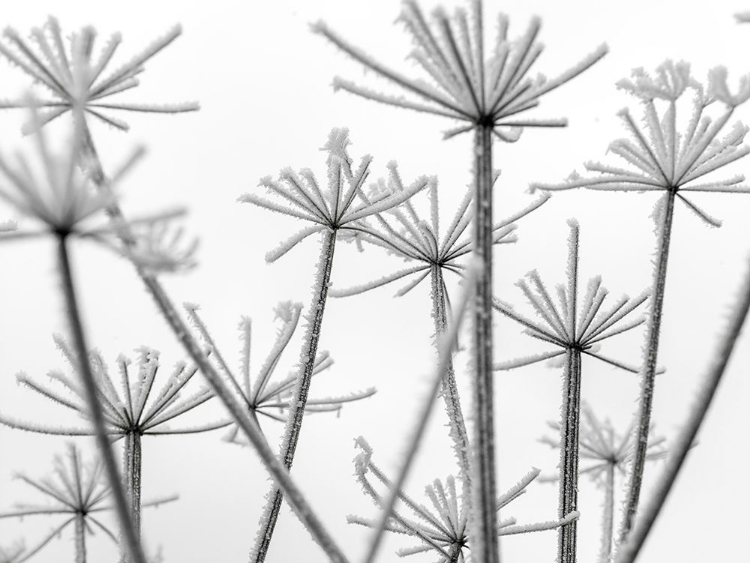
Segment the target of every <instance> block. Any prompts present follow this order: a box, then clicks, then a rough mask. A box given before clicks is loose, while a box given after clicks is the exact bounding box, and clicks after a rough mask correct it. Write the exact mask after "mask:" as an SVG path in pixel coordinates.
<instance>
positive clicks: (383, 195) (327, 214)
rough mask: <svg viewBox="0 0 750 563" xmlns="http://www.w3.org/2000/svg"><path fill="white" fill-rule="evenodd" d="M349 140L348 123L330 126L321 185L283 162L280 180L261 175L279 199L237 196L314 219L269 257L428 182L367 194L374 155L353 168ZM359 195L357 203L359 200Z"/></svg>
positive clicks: (393, 204)
mask: <svg viewBox="0 0 750 563" xmlns="http://www.w3.org/2000/svg"><path fill="white" fill-rule="evenodd" d="M349 144H350V141H349V131H348V130H347V129H343V128H342V129H333V130H332V131H331V133H330V135H329V136H328V142H327V143H326V144H325V145H324V146H323V148H322V149H321V150H323V151H325V152H327V153H328V158H327V159H326V164H327V167H328V184H327V186H326V187H325V188H321V187H320V185H319V184H318V181H317V180H316V179H315V176H314V174H313V173H312V171H311V170H310V169H307V168H305V169H303V170H300V171H299V173H297V172H294V171H293V170H292V169H291V168H285V169H284V170H282V171H281V174H280V175H279V180H272V179H271V178H270V177H268V176H267V177H265V178H263V179H261V181H260V185H261V186H263V187H265V188H266V189H267V190H268V191H269V192H271V193H274V194H276V196H277V197H278V198H280V199H281V200H282V202H283V203H276V202H275V201H273V200H270V199H266V198H263V197H260V196H257V195H255V194H245V195H242V196H240V198H239V201H241V202H244V203H252V204H254V205H257V206H258V207H263V208H265V209H269V210H271V211H276V212H278V213H282V214H284V215H288V216H290V217H296V218H298V219H304V220H306V221H309V222H311V223H312V225H311V226H309V227H306V228H305V229H303V230H301V231H300V232H298V233H297V234H295V235H293V236H292V237H291V238H290V239H288V240H287V241H285V242H283V243H281V244H280V245H279V246H278V247H277V248H276V249H275V250H272V251H271V252H269V253H268V254H266V260H267V261H268V262H274V261H275V260H278V259H279V258H280V257H281V256H283V255H284V254H286V253H287V252H289V251H290V250H291V249H292V248H294V247H295V246H296V245H297V244H299V243H300V242H302V241H303V240H304V239H306V238H307V237H309V236H310V235H313V234H315V233H319V232H322V231H324V230H331V231H337V230H340V229H346V228H348V227H349V226H351V225H354V224H356V222H358V221H361V220H362V219H365V218H366V217H370V216H372V215H376V214H378V213H383V212H384V211H387V210H389V209H392V208H394V207H396V206H397V205H400V204H401V203H403V202H404V201H406V200H407V199H409V198H410V197H411V196H413V195H414V194H415V193H417V192H419V191H420V190H423V189H424V188H426V187H427V185H428V180H427V178H426V177H422V178H418V179H417V180H416V181H415V182H414V183H413V184H412V185H410V186H409V187H407V188H404V189H395V190H391V189H388V190H384V191H382V192H380V193H377V194H375V195H373V197H371V198H368V197H367V196H366V195H365V193H364V191H363V189H362V186H363V185H364V183H365V180H366V179H367V176H368V175H369V168H370V163H371V162H372V157H371V156H369V155H367V156H365V157H363V158H362V160H361V162H360V164H359V167H358V168H357V170H354V169H353V168H352V159H351V157H350V156H349V153H348V151H347V146H348V145H349ZM357 201H360V203H359V204H357V203H356V202H357Z"/></svg>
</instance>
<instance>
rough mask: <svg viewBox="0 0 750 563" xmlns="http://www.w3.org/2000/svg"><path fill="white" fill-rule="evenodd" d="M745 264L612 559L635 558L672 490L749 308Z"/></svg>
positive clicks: (625, 562) (749, 276) (626, 561)
mask: <svg viewBox="0 0 750 563" xmlns="http://www.w3.org/2000/svg"><path fill="white" fill-rule="evenodd" d="M746 268H747V272H746V273H745V278H744V280H743V283H742V287H741V288H740V291H739V296H738V298H737V301H736V303H735V304H734V305H733V306H732V308H731V312H732V314H731V317H730V319H729V323H728V327H727V329H726V332H725V333H724V335H723V337H722V338H721V340H720V344H719V348H718V350H717V351H716V352H715V354H714V357H713V361H712V363H711V365H710V366H709V369H708V374H707V376H706V379H705V382H704V384H703V387H702V388H701V390H700V391H699V393H698V396H697V398H696V401H695V404H694V405H693V408H691V409H690V414H689V415H688V420H687V421H686V424H685V425H684V426H683V428H682V430H681V431H680V434H679V435H678V436H677V439H676V440H675V442H674V445H673V446H672V447H671V448H670V453H669V457H668V458H667V466H666V468H665V469H664V472H663V473H662V475H661V477H660V479H659V482H658V483H657V485H656V488H655V490H654V492H653V494H652V495H651V498H650V499H649V502H648V503H647V504H646V506H645V508H644V510H643V511H642V514H641V515H640V516H639V518H638V519H637V520H636V523H635V526H634V527H633V531H632V532H631V533H630V535H629V536H628V538H627V541H626V542H625V543H624V544H622V546H621V547H620V549H619V550H618V552H617V557H616V559H615V561H616V563H633V561H635V559H636V557H637V556H638V553H639V552H640V550H641V548H642V547H643V543H644V542H645V541H646V537H647V536H648V534H649V532H650V531H651V529H652V527H653V525H654V522H655V521H656V518H657V517H658V516H659V513H660V512H661V509H662V507H663V506H664V503H665V501H666V500H667V496H668V495H669V493H670V491H671V490H672V487H673V485H674V483H675V480H676V479H677V474H678V473H679V472H680V469H682V466H683V464H684V463H685V459H686V458H687V454H688V451H689V450H690V448H691V447H692V445H693V443H694V441H695V438H696V436H697V435H698V431H699V430H700V427H701V425H702V424H703V420H704V419H705V418H706V413H707V412H708V408H709V407H710V406H711V402H712V401H713V399H714V396H715V395H716V390H717V389H718V387H719V383H721V378H722V376H723V375H724V371H725V370H726V367H727V364H728V363H729V359H730V357H731V355H732V351H733V350H734V346H735V344H736V343H737V340H738V338H739V336H740V331H741V330H742V325H743V324H744V323H745V319H746V318H747V314H748V310H750V260H747V261H746Z"/></svg>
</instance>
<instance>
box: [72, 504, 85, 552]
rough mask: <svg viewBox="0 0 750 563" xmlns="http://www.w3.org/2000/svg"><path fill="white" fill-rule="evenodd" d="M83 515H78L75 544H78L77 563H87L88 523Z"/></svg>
mask: <svg viewBox="0 0 750 563" xmlns="http://www.w3.org/2000/svg"><path fill="white" fill-rule="evenodd" d="M83 518H84V517H83V514H78V515H76V521H75V530H74V532H75V542H76V563H86V523H85V522H84V519H83Z"/></svg>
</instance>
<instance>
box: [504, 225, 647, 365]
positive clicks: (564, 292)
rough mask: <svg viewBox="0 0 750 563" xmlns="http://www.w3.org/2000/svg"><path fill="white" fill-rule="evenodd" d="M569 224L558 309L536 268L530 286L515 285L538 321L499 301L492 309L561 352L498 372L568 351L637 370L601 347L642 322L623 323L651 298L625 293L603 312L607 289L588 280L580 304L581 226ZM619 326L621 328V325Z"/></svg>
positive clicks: (517, 362)
mask: <svg viewBox="0 0 750 563" xmlns="http://www.w3.org/2000/svg"><path fill="white" fill-rule="evenodd" d="M568 224H569V225H570V239H569V246H568V272H567V273H568V280H567V284H566V285H565V286H563V285H558V286H557V296H558V300H559V305H556V304H555V303H554V301H553V299H552V296H551V295H550V292H549V290H548V289H547V287H546V285H545V284H544V282H542V279H541V278H540V277H539V273H538V272H537V271H536V270H532V271H531V272H529V273H528V275H527V277H528V279H529V280H530V282H531V284H532V285H531V286H530V285H529V283H527V282H526V281H525V280H519V281H518V283H517V285H518V287H520V288H521V291H523V294H524V295H525V297H526V299H527V300H528V301H529V303H530V304H531V306H532V307H533V309H534V312H535V313H536V314H537V316H538V317H539V320H538V321H536V320H531V319H529V318H527V317H524V316H523V315H521V314H519V313H517V312H516V311H515V310H514V309H513V307H511V306H510V305H508V304H506V303H503V302H501V301H499V300H498V299H495V301H494V307H495V309H497V310H498V311H499V312H501V313H502V314H504V315H505V316H507V317H509V318H511V319H513V320H514V321H516V322H517V323H519V324H521V325H523V326H525V327H526V330H525V331H524V332H525V333H526V334H528V335H529V336H531V337H533V338H536V339H538V340H542V341H543V342H547V343H549V344H553V345H554V346H556V347H558V348H559V349H558V350H553V351H551V352H544V353H541V354H536V355H534V356H530V357H526V358H520V359H517V360H511V361H508V362H502V363H498V364H496V365H495V369H512V368H516V367H521V366H526V365H530V364H533V363H536V362H541V361H544V360H549V359H552V358H557V357H559V356H562V355H564V354H565V353H566V352H567V351H568V350H569V349H575V350H579V351H580V352H581V353H583V354H586V355H588V356H592V357H594V358H598V359H599V360H602V361H603V362H606V363H608V364H611V365H613V366H616V367H619V368H622V369H624V370H627V371H630V372H632V373H638V369H637V368H635V367H632V366H628V365H627V364H624V363H622V362H620V361H618V360H613V359H611V358H608V357H606V356H602V355H601V354H600V353H599V352H598V344H599V343H600V342H602V341H603V340H606V339H607V338H610V337H612V336H615V335H617V334H622V333H623V332H626V331H628V330H631V329H633V328H635V327H637V326H639V325H641V324H642V323H643V321H644V319H643V317H638V318H636V319H633V320H630V321H628V322H622V323H621V322H620V321H623V319H625V317H626V316H628V315H629V314H630V313H632V312H633V311H634V310H635V309H637V308H638V307H639V306H640V305H642V304H643V303H644V302H645V301H646V299H648V296H649V293H648V292H643V293H641V295H639V296H638V297H636V298H634V299H631V298H629V297H628V296H627V295H625V296H623V297H622V298H620V299H619V300H618V301H617V303H615V304H614V305H613V306H612V307H611V308H610V309H609V310H604V309H602V305H603V304H604V300H605V299H606V297H607V295H608V293H609V292H608V291H607V290H606V289H605V288H603V287H602V285H601V283H602V280H601V278H599V277H598V276H597V277H595V278H592V279H591V280H589V283H588V288H587V291H586V295H585V297H584V298H583V303H582V304H581V305H580V310H579V301H580V297H579V294H578V223H577V222H576V221H574V220H570V221H568ZM618 323H619V324H618Z"/></svg>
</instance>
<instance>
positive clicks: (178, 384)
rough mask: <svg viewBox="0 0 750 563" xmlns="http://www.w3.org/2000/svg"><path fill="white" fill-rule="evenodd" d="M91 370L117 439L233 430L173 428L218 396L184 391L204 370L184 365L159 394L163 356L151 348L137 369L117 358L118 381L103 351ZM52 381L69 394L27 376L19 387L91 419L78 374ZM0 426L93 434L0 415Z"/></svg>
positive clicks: (64, 347) (142, 352)
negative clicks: (178, 421)
mask: <svg viewBox="0 0 750 563" xmlns="http://www.w3.org/2000/svg"><path fill="white" fill-rule="evenodd" d="M55 343H56V344H57V346H58V348H59V349H60V351H61V352H62V354H63V356H64V357H65V359H66V360H67V362H68V364H70V367H71V368H72V369H73V371H74V372H76V371H77V369H78V368H77V365H78V362H77V360H76V358H75V355H74V354H73V351H72V350H71V349H70V348H69V346H68V344H67V343H66V342H65V341H64V340H63V339H62V338H61V337H59V336H55ZM90 363H91V368H92V370H93V373H94V377H95V378H96V382H97V387H98V389H99V393H100V397H101V404H102V410H103V415H104V420H105V422H106V425H107V428H108V431H109V433H110V434H111V435H113V436H115V437H122V436H126V435H128V434H130V433H137V434H139V435H163V434H192V433H196V432H206V431H209V430H215V429H217V428H224V427H226V426H228V425H229V422H227V421H219V422H214V423H208V424H203V425H199V426H188V427H185V428H171V427H170V426H169V423H171V422H173V421H174V419H176V418H177V417H181V416H183V415H184V414H186V413H187V412H189V411H191V410H193V409H195V408H196V407H199V406H200V405H202V404H204V403H205V402H206V401H208V400H210V399H211V398H212V397H213V394H212V392H211V391H210V390H209V389H208V388H201V389H199V390H198V391H196V392H194V393H193V394H191V395H190V396H188V397H185V396H184V389H185V387H186V386H187V384H188V383H189V382H190V380H191V379H192V378H193V376H194V375H195V374H196V373H197V371H198V368H197V367H195V366H188V365H187V364H185V363H182V362H180V363H178V364H177V365H176V366H175V368H174V369H173V370H172V372H171V374H170V375H169V377H168V378H167V379H166V382H165V384H164V386H163V387H162V389H161V391H159V392H158V394H157V393H155V392H154V391H155V390H154V381H155V380H156V377H157V374H158V373H159V369H160V364H159V352H157V351H156V350H153V349H151V348H146V347H143V348H140V349H139V350H138V356H137V360H136V362H135V364H136V365H135V369H133V367H134V366H133V361H132V360H131V359H130V358H128V357H126V356H124V355H122V354H121V355H120V356H118V358H117V361H116V364H117V372H118V373H117V378H116V379H115V378H113V376H112V374H111V373H110V370H109V367H108V365H107V364H106V363H105V361H104V359H103V358H102V356H101V354H100V353H99V352H98V351H92V352H91V353H90ZM48 376H49V378H50V379H51V380H52V381H53V382H55V383H57V384H59V385H61V386H62V387H63V388H64V389H65V390H66V391H67V393H64V392H63V393H61V392H60V390H58V389H54V388H51V387H48V386H46V385H43V384H41V383H39V382H38V381H36V380H35V379H33V378H32V377H30V376H29V375H27V374H25V373H20V374H18V376H17V379H18V382H19V383H21V384H23V385H25V386H26V387H28V388H29V389H31V390H32V391H35V392H36V393H39V394H40V395H42V396H44V397H46V398H48V399H50V400H52V401H54V402H56V403H58V404H60V405H63V406H65V407H67V408H69V409H71V410H73V411H75V412H76V413H77V414H78V415H79V416H81V417H82V418H83V419H85V420H88V419H89V408H88V403H87V401H86V397H85V394H84V391H83V389H82V388H81V386H80V385H79V383H78V377H77V375H75V376H73V377H71V376H69V375H66V374H65V373H63V372H62V371H50V372H49V373H48ZM0 423H3V424H5V425H7V426H11V427H13V428H18V429H21V430H28V431H31V432H39V433H43V434H62V435H69V436H83V435H92V434H93V429H92V428H89V427H85V428H67V427H59V428H57V427H48V426H44V425H39V424H36V423H31V422H21V421H18V420H15V419H14V418H11V417H9V416H7V415H4V414H2V415H0Z"/></svg>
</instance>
